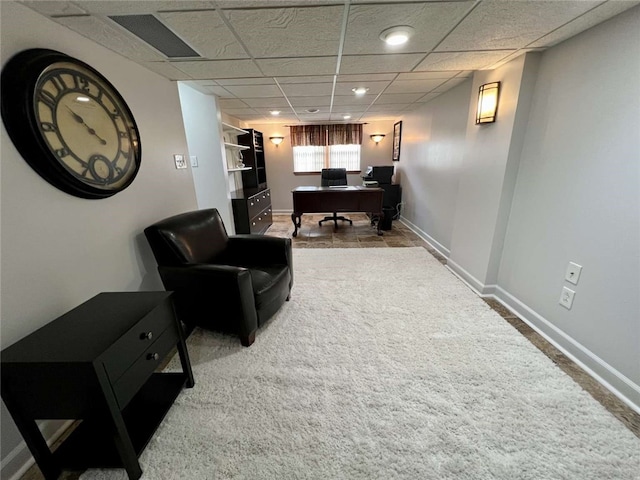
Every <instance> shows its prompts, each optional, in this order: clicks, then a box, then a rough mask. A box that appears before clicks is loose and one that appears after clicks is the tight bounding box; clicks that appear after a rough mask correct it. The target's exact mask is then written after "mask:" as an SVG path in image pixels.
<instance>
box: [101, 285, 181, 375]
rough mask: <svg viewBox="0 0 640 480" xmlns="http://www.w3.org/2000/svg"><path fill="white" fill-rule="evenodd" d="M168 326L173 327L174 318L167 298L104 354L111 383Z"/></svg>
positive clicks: (169, 300) (170, 303)
mask: <svg viewBox="0 0 640 480" xmlns="http://www.w3.org/2000/svg"><path fill="white" fill-rule="evenodd" d="M170 325H175V318H174V312H173V303H172V302H171V299H170V298H168V299H166V300H165V301H164V302H162V303H161V304H160V305H158V306H157V307H156V308H154V309H153V310H151V311H150V312H149V313H147V314H146V315H145V316H144V317H142V318H141V319H140V321H139V322H138V323H136V324H135V325H134V326H133V327H132V328H131V329H129V331H127V332H126V333H125V334H124V335H123V336H122V337H121V338H119V339H118V341H116V342H115V343H114V344H113V345H112V346H111V347H110V348H109V349H108V350H107V351H106V352H105V355H104V357H103V362H104V366H105V369H106V371H107V374H108V375H109V379H110V380H111V382H112V383H114V382H116V381H117V380H118V379H119V378H120V376H122V374H123V373H124V372H125V371H126V370H127V369H128V368H129V367H130V366H131V364H133V363H134V362H135V361H136V359H137V358H138V357H139V356H140V355H142V352H144V351H145V350H146V349H147V348H149V346H150V345H151V344H152V342H154V341H155V340H156V339H157V338H159V337H160V335H161V334H162V333H163V332H164V331H165V330H166V329H167V327H169V326H170Z"/></svg>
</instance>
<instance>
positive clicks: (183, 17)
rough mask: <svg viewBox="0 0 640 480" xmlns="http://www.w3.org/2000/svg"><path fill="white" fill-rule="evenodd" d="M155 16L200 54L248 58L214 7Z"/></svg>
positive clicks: (216, 56) (222, 57)
mask: <svg viewBox="0 0 640 480" xmlns="http://www.w3.org/2000/svg"><path fill="white" fill-rule="evenodd" d="M132 3H135V2H132ZM157 16H158V17H159V18H160V20H162V21H163V22H164V24H165V25H167V26H168V27H169V28H171V30H173V32H174V33H176V34H177V35H178V36H180V37H181V38H182V39H183V40H184V41H185V42H186V43H187V44H188V45H189V46H191V47H192V48H194V49H195V50H196V51H197V52H198V53H199V54H200V55H202V56H203V57H206V58H211V59H218V60H220V59H240V58H249V55H247V52H246V51H245V50H244V48H243V47H242V45H241V44H240V42H238V40H236V38H235V36H234V35H233V32H231V30H229V28H228V27H227V25H226V24H225V23H224V21H223V20H222V18H220V15H219V14H218V12H216V11H212V10H210V11H198V12H170V13H159V14H158V15H157Z"/></svg>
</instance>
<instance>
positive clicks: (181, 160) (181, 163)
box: [173, 154, 187, 169]
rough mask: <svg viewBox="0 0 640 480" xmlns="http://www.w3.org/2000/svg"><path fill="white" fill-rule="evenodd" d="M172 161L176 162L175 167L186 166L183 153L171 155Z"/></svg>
mask: <svg viewBox="0 0 640 480" xmlns="http://www.w3.org/2000/svg"><path fill="white" fill-rule="evenodd" d="M173 161H174V162H176V168H178V169H180V168H187V160H186V159H185V158H184V155H181V154H176V155H174V156H173Z"/></svg>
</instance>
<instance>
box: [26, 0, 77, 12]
mask: <svg viewBox="0 0 640 480" xmlns="http://www.w3.org/2000/svg"><path fill="white" fill-rule="evenodd" d="M20 3H22V4H24V5H26V6H27V7H29V8H32V9H33V10H35V11H36V12H40V13H42V14H43V15H82V14H84V13H87V11H86V10H84V9H82V8H80V7H79V6H77V5H75V4H74V2H58V1H55V0H48V1H47V0H44V1H35V2H33V1H29V0H25V1H23V2H20Z"/></svg>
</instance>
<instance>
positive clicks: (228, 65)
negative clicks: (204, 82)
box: [172, 60, 261, 79]
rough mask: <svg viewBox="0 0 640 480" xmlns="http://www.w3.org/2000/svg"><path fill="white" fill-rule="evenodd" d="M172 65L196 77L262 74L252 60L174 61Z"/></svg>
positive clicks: (232, 76) (234, 76)
mask: <svg viewBox="0 0 640 480" xmlns="http://www.w3.org/2000/svg"><path fill="white" fill-rule="evenodd" d="M172 65H174V66H175V67H176V68H178V69H180V70H181V71H183V72H184V73H186V74H188V75H191V77H192V78H194V79H204V78H236V77H260V76H261V74H260V70H258V68H257V67H256V66H255V64H254V63H253V61H252V60H201V61H192V62H173V63H172Z"/></svg>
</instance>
